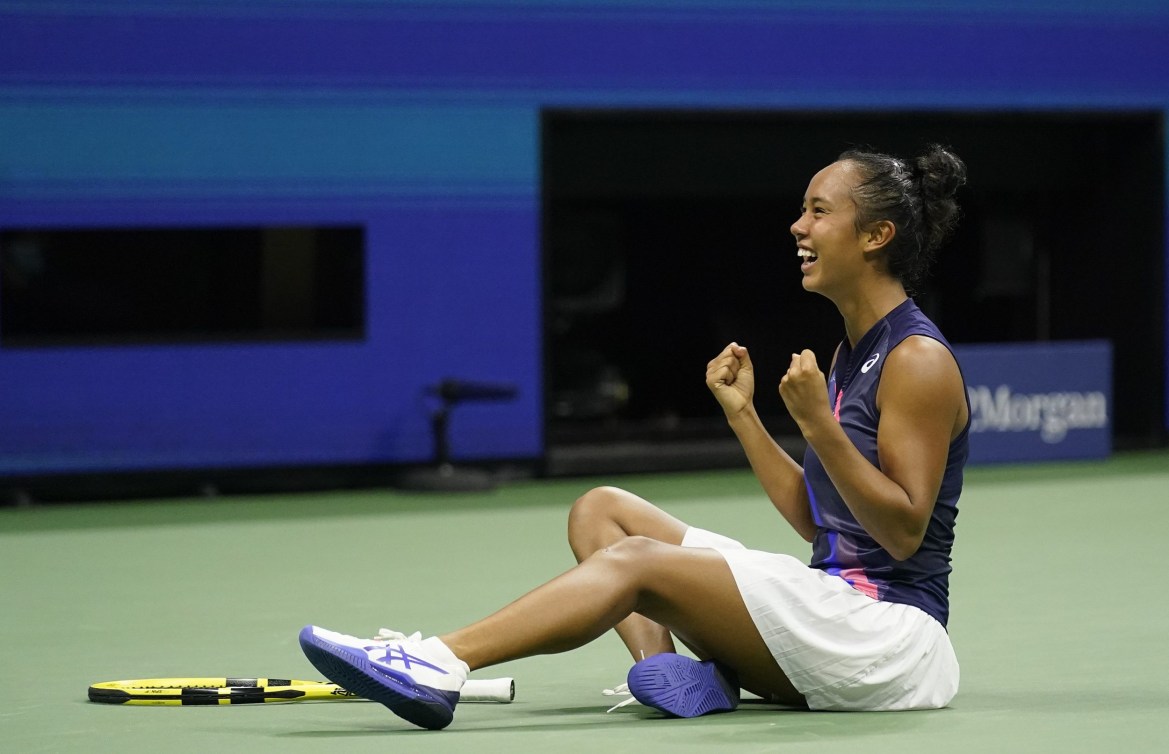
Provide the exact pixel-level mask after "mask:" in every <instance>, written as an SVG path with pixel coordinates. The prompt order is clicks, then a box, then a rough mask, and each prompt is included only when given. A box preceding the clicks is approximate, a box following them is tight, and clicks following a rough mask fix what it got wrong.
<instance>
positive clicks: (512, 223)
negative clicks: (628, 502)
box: [0, 203, 542, 474]
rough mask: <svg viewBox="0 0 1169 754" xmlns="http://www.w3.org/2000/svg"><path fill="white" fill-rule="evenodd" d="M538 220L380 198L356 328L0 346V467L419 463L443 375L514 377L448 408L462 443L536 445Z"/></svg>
mask: <svg viewBox="0 0 1169 754" xmlns="http://www.w3.org/2000/svg"><path fill="white" fill-rule="evenodd" d="M244 218H247V219H248V220H249V221H254V220H255V215H254V214H253V212H252V210H251V208H249V207H246V206H245V207H240V208H238V209H237V211H236V213H235V214H234V215H229V214H220V215H219V216H217V217H215V218H205V219H209V220H210V219H213V220H214V221H216V222H219V223H223V224H232V223H239V222H242V221H244ZM156 219H160V218H156ZM537 222H538V221H537V216H536V211H535V206H534V205H529V206H526V207H521V206H516V207H511V208H499V207H488V208H482V207H457V206H456V207H451V206H444V205H442V204H438V203H432V204H431V205H429V206H404V207H397V208H388V209H383V210H382V212H381V214H379V215H378V216H377V217H376V218H374V219H371V220H370V222H369V223H368V225H367V239H368V245H369V246H368V251H367V265H368V280H369V284H370V291H369V293H368V297H369V312H368V317H369V324H368V333H367V340H366V342H364V343H357V344H349V343H346V344H325V345H319V344H292V345H255V344H249V345H238V346H231V345H223V346H213V345H210V346H209V345H199V346H170V347H164V346H152V347H107V348H61V349H16V350H14V349H0V373H2V374H4V387H5V389H4V390H3V391H0V426H4V427H5V431H4V432H3V433H0V473H7V474H16V473H34V472H58V471H60V472H64V471H86V470H99V469H105V468H118V469H157V468H176V467H182V468H187V467H230V466H250V465H274V464H291V463H375V462H390V461H397V462H403V461H423V460H427V459H428V458H429V457H430V453H431V449H432V439H431V433H430V425H429V407H428V404H427V402H426V400H425V398H424V390H425V388H426V387H427V386H428V385H430V384H432V383H434V382H436V381H437V380H439V379H442V378H443V377H446V376H450V377H456V378H468V379H484V380H496V381H508V382H514V383H516V385H517V387H518V388H519V395H518V397H517V399H516V400H515V401H512V402H507V403H498V404H485V405H483V406H474V407H472V406H467V407H461V408H459V409H458V410H457V411H456V413H455V415H454V418H453V421H452V427H451V432H452V436H451V439H452V451H453V454H454V455H455V457H456V458H460V459H470V458H534V457H538V456H539V455H540V452H541V445H540V443H541V434H542V418H541V411H542V408H541V394H540V369H541V367H540V352H539V349H538V348H533V344H534V343H539V341H540V332H539V329H538V327H539V325H538V322H539V320H538V316H537V314H538V311H537V310H538V307H539V281H538V277H539V276H538V264H537V244H536V229H537Z"/></svg>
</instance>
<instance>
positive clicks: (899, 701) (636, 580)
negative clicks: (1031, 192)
mask: <svg viewBox="0 0 1169 754" xmlns="http://www.w3.org/2000/svg"><path fill="white" fill-rule="evenodd" d="M964 182H965V165H964V164H963V163H962V161H961V160H960V159H959V158H958V157H957V156H955V155H954V154H952V153H951V152H949V151H947V150H945V149H943V148H941V147H936V146H934V147H930V148H929V149H928V150H927V151H926V153H925V154H923V155H922V156H920V157H918V158H917V159H916V160H914V161H912V162H905V161H902V160H900V159H898V158H896V157H892V156H889V155H884V154H875V153H869V152H861V151H849V152H846V153H844V154H842V155H841V156H840V157H839V158H838V159H837V161H836V162H834V163H832V164H831V165H829V166H827V167H826V168H824V169H823V170H821V171H820V172H818V173H817V174H816V175H815V176H814V177H813V178H812V180H811V183H810V184H809V186H808V190H807V193H806V194H805V196H804V200H803V207H802V210H801V213H800V216H799V218H798V219H797V220H796V222H795V223H794V224H793V225H792V226H791V232H792V235H793V236H794V237H795V242H796V251H797V254H798V256H799V260H800V269H801V271H802V273H803V286H804V288H805V289H807V290H809V291H814V292H816V293H819V294H821V295H823V296H826V297H828V298H829V299H830V300H831V301H832V302H833V303H834V304H835V305H836V307H837V309H838V310H839V312H840V315H841V317H842V318H843V320H844V332H845V338H844V340H843V341H842V342H841V343H840V345H839V347H838V348H837V350H836V353H835V354H834V355H833V356H832V360H831V366H830V367H829V370H828V375H827V377H826V376H825V374H824V373H823V372H822V371H821V370H820V367H819V365H818V364H817V360H816V356H815V355H814V354H813V353H812V352H811V351H807V350H805V351H803V352H802V353H798V354H793V355H792V358H791V364H790V366H789V367H788V370H787V373H786V374H785V375H784V376H783V378H782V379H781V380H780V383H779V396H780V398H781V399H782V400H783V403H784V405H785V406H786V407H787V410H788V411H789V412H790V413H791V415H792V417H793V418H794V419H795V421H796V422H797V424H798V425H799V428H800V431H801V432H802V433H803V436H804V438H805V440H806V441H807V452H806V454H805V456H804V459H803V465H802V466H801V465H800V464H798V463H796V462H795V461H794V460H793V459H792V458H790V457H789V456H788V455H787V454H785V453H784V451H783V450H782V449H780V448H779V447H778V446H777V445H776V443H775V442H774V441H773V440H772V439H771V436H770V435H769V434H768V433H767V431H766V430H765V429H764V427H763V424H762V422H761V421H760V418H759V415H758V414H757V413H756V410H755V407H754V396H755V373H754V369H753V368H752V364H751V357H750V354H749V352H748V351H747V348H746V347H744V346H742V345H739V344H737V343H731V344H730V345H728V346H727V347H726V348H725V349H723V351H722V353H720V354H718V355H717V356H716V357H715V358H714V359H713V360H712V361H711V362H710V363H709V364H708V365H707V368H706V384H707V386H708V387H709V388H710V390H711V392H712V393H713V394H714V397H715V398H716V399H717V400H718V402H719V404H720V406H721V407H722V409H723V411H724V413H725V414H726V418H727V421H728V422H729V424H730V426H731V428H732V429H733V430H734V432H735V434H736V435H737V436H738V438H739V440H740V441H741V443H742V446H743V449H744V451H745V452H746V455H747V458H748V459H749V460H750V463H751V467H752V469H754V472H755V474H756V476H757V477H758V479H759V482H760V483H761V485H762V486H763V489H764V490H765V491H766V493H767V496H768V497H769V498H770V500H771V502H772V503H773V504H774V506H775V508H776V509H777V510H778V511H779V513H780V514H781V515H782V516H783V517H784V518H785V519H786V520H787V521H788V523H789V524H791V526H792V527H793V528H794V529H795V530H796V531H797V532H798V533H799V534H800V535H801V536H802V537H803V538H804V539H806V540H807V541H808V542H810V543H811V545H812V555H811V561H810V565H805V564H804V563H803V562H801V561H800V560H797V559H796V558H794V557H791V556H789V555H783V554H773V553H768V552H760V551H755V550H749V549H747V548H745V547H744V546H743V545H741V544H740V543H738V542H736V541H734V540H731V539H728V538H726V537H723V536H721V535H718V534H715V533H713V532H709V531H705V530H702V529H698V528H695V527H690V526H687V525H686V524H685V523H683V522H681V521H679V520H678V519H676V518H674V517H672V516H670V515H669V514H667V513H665V512H664V511H662V510H660V509H658V508H656V507H655V506H653V505H652V504H650V503H649V502H647V501H645V500H642V499H641V498H638V497H636V496H634V495H632V494H630V493H628V492H625V491H623V490H619V489H616V488H611V487H603V488H599V489H594V490H592V491H590V492H588V493H587V494H585V495H584V496H583V497H581V498H580V499H579V500H577V501H576V503H575V505H574V506H573V508H572V511H571V513H570V515H569V523H568V532H569V542H570V544H571V546H572V549H573V552H574V553H575V554H576V557H577V559H578V561H579V564H578V565H577V566H576V567H574V568H573V569H571V570H569V571H568V572H566V573H564V574H562V575H560V576H559V577H557V578H555V579H553V580H552V581H550V582H548V583H546V584H544V585H543V586H540V587H538V588H536V589H535V590H533V591H532V592H529V593H528V594H526V595H524V596H523V597H521V598H519V599H518V600H516V601H515V602H513V603H511V604H510V605H508V606H506V607H504V608H503V609H501V610H499V611H498V612H496V613H494V614H493V615H491V616H489V617H487V618H484V619H483V620H480V621H478V622H476V623H472V624H471V625H469V626H467V627H465V628H461V629H459V630H457V631H453V632H451V633H447V634H442V635H440V636H434V637H430V638H427V639H425V640H422V639H419V638H418V636H417V635H416V636H415V637H414V638H407V637H405V636H404V635H397V636H396V637H395V638H384V637H383V638H382V639H379V640H370V639H361V638H357V637H353V636H347V635H344V634H339V633H335V632H332V631H328V630H326V629H323V628H319V627H316V626H306V627H305V628H304V629H303V630H302V631H301V633H300V642H301V646H302V648H303V649H304V652H305V654H306V655H307V656H308V658H309V660H310V661H311V662H312V663H313V665H315V666H316V667H317V669H318V670H319V671H320V672H322V673H323V674H324V675H326V676H327V677H328V678H329V679H330V680H332V681H333V682H335V683H337V684H339V685H340V686H342V687H344V688H346V689H348V690H350V691H353V692H355V693H358V694H360V695H362V696H365V697H367V698H369V699H373V700H375V701H378V702H381V703H382V704H384V705H386V706H387V707H389V708H390V709H391V710H392V711H394V712H395V713H396V714H398V715H399V716H401V717H402V718H404V719H406V720H408V721H410V722H411V723H414V724H416V725H419V726H422V727H425V728H434V729H437V728H443V727H445V726H446V725H448V724H449V723H450V721H451V719H452V716H453V713H454V708H455V705H456V703H457V702H458V699H459V690H460V688H461V687H462V684H463V683H464V682H465V680H466V678H467V674H468V672H470V671H471V670H476V669H479V668H484V667H487V666H490V665H494V664H496V663H500V662H505V661H509V660H515V659H518V658H521V657H526V656H530V655H535V654H546V653H554V652H562V651H565V650H569V649H573V648H575V647H578V646H581V645H582V644H585V643H586V642H589V641H592V640H593V639H595V638H597V637H598V636H600V635H601V634H603V633H605V632H606V631H608V630H609V629H611V628H616V630H617V633H618V635H619V636H620V637H621V639H622V640H623V641H624V643H625V645H626V646H627V647H628V649H629V651H630V653H631V655H632V656H633V658H634V661H635V664H634V665H633V667H632V668H631V670H630V671H629V676H628V683H629V689H630V691H631V692H632V694H633V696H634V697H635V698H636V699H637V700H638V701H640V702H642V703H643V704H646V705H649V706H651V707H655V708H657V709H659V710H661V711H663V712H666V713H668V714H671V715H676V716H680V717H692V716H696V715H701V714H705V713H708V712H715V711H724V710H731V709H734V708H735V706H736V705H737V704H738V700H739V693H740V689H745V690H747V691H750V692H752V693H754V694H757V695H759V696H761V697H763V698H764V699H768V700H772V701H775V702H779V703H783V704H787V705H794V706H800V707H806V708H810V709H813V710H909V709H930V708H937V707H943V706H945V705H946V704H948V703H949V702H950V700H951V698H952V697H953V696H954V694H955V693H956V692H957V689H958V662H957V660H956V658H955V655H954V651H953V649H952V647H951V644H950V640H949V637H948V634H947V632H946V621H947V619H948V586H947V584H948V575H949V572H950V550H951V546H952V544H953V541H954V522H955V518H956V516H957V502H958V497H959V493H960V492H961V489H962V469H963V465H964V463H965V461H966V456H967V434H968V429H969V415H970V411H969V407H968V405H967V400H966V389H965V385H964V384H963V379H962V375H961V372H960V371H959V368H958V364H957V362H956V360H955V358H954V355H953V353H952V352H951V349H950V347H949V345H948V344H947V342H946V340H945V339H944V338H943V337H942V334H941V333H940V332H939V331H938V329H937V327H935V326H934V324H933V323H932V322H930V321H929V320H928V319H927V318H926V317H925V315H924V314H922V312H921V310H920V309H918V307H917V306H916V305H915V304H914V302H913V300H912V299H911V298H910V297H909V295H908V293H907V291H910V290H912V286H913V285H914V284H915V283H916V282H917V281H918V280H919V279H920V277H921V276H922V275H923V274H924V273H925V271H926V269H927V267H928V265H929V263H930V260H931V258H932V256H933V254H934V252H935V251H936V250H937V248H938V247H939V245H940V244H941V243H942V241H943V240H944V238H945V237H946V236H947V234H948V233H949V231H950V230H951V229H952V227H953V226H954V224H955V222H956V219H957V213H958V207H957V203H956V201H955V193H956V191H957V189H958V187H959V186H960V185H962V184H963V183H964ZM675 638H676V639H677V640H679V641H680V642H682V643H683V644H684V645H685V646H686V647H688V648H689V649H690V650H691V651H692V652H693V653H694V654H695V655H696V656H697V657H699V658H700V659H699V660H694V659H691V658H689V657H688V656H683V655H680V654H677V653H675V644H674V640H675Z"/></svg>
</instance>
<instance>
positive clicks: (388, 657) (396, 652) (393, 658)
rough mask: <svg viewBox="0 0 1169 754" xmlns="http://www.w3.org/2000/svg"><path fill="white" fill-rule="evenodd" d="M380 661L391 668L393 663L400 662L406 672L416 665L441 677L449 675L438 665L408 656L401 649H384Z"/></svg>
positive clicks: (407, 653)
mask: <svg viewBox="0 0 1169 754" xmlns="http://www.w3.org/2000/svg"><path fill="white" fill-rule="evenodd" d="M381 661H382V662H384V663H385V664H387V665H391V666H392V665H393V664H394V663H395V662H400V663H402V667H404V668H405V669H406V670H410V669H411V668H413V667H414V666H415V665H418V666H420V667H424V668H429V669H430V670H433V671H435V672H436V673H442V674H443V675H450V673H449V672H448V671H446V670H443V669H442V668H440V667H439V666H438V665H432V664H431V663H429V662H427V661H426V660H423V659H422V658H421V657H415V656H414V655H412V654H410V653H409V652H407V651H406V650H404V649H402V648H401V647H386V654H385V657H383V658H382V659H381Z"/></svg>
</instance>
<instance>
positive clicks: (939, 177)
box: [913, 144, 966, 203]
mask: <svg viewBox="0 0 1169 754" xmlns="http://www.w3.org/2000/svg"><path fill="white" fill-rule="evenodd" d="M913 167H914V173H915V174H916V176H917V180H918V184H919V185H920V186H921V195H922V198H923V199H925V200H926V202H927V203H928V202H930V200H937V199H950V198H951V197H953V196H954V194H956V193H958V189H959V188H960V187H961V186H962V185H963V184H965V183H966V163H964V162H962V160H961V159H960V158H959V157H958V155H956V154H954V153H953V152H951V151H949V150H948V149H946V148H945V147H942V146H940V145H938V144H930V145H929V147H927V148H926V153H925V154H923V155H922V156H920V157H918V158H917V159H916V160H915V161H914V165H913Z"/></svg>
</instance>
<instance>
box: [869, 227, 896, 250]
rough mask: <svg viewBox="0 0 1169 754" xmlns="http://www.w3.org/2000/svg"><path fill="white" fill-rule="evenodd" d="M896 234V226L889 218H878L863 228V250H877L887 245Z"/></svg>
mask: <svg viewBox="0 0 1169 754" xmlns="http://www.w3.org/2000/svg"><path fill="white" fill-rule="evenodd" d="M896 235H897V226H896V225H894V224H893V223H892V222H891V221H889V220H878V221H876V222H875V223H873V224H872V225H870V226H869V227H868V228H866V229H865V230H864V232H863V233H862V236H863V237H864V242H865V251H878V250H880V249H883V248H884V247H886V246H888V245H889V242H890V241H892V240H893V237H894V236H896Z"/></svg>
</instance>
